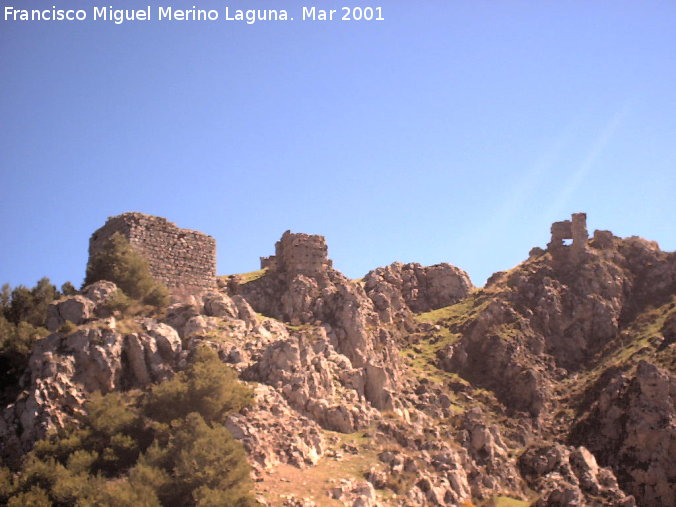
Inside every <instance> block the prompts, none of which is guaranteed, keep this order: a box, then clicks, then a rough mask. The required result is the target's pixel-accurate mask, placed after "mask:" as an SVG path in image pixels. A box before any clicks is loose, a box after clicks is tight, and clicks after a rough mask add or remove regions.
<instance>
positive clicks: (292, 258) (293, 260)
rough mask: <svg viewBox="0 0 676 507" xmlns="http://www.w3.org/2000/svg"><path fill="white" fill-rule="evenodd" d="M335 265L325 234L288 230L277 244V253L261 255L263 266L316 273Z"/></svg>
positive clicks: (292, 271) (289, 271)
mask: <svg viewBox="0 0 676 507" xmlns="http://www.w3.org/2000/svg"><path fill="white" fill-rule="evenodd" d="M332 267H333V263H332V262H331V261H330V260H329V258H328V248H327V246H326V240H325V239H324V236H319V235H315V234H302V233H292V232H291V231H286V232H285V233H284V234H283V235H282V238H281V239H280V240H279V241H278V242H277V243H276V244H275V255H272V256H270V257H261V268H269V269H271V270H279V271H283V272H286V273H293V274H296V273H301V274H305V275H314V274H317V273H321V272H324V271H326V270H327V269H330V268H332Z"/></svg>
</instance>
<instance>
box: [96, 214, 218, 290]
mask: <svg viewBox="0 0 676 507" xmlns="http://www.w3.org/2000/svg"><path fill="white" fill-rule="evenodd" d="M116 232H119V233H120V234H121V235H122V236H124V237H125V238H126V239H127V241H129V243H130V245H131V246H132V247H133V248H134V249H136V251H137V252H138V253H140V254H141V255H142V256H143V257H144V258H145V259H146V260H147V261H148V265H149V267H150V273H151V274H152V275H153V277H154V278H155V279H156V280H158V281H159V282H162V283H163V284H164V285H166V286H167V288H169V290H170V291H172V292H182V291H186V292H193V291H194V292H197V291H201V290H206V289H211V288H214V287H215V286H216V240H215V239H214V238H212V237H211V236H208V235H207V234H204V233H202V232H198V231H192V230H188V229H179V228H178V227H177V226H176V225H175V224H173V223H171V222H169V221H168V220H167V219H166V218H162V217H156V216H151V215H145V214H143V213H136V212H129V213H122V214H121V215H117V216H114V217H110V218H108V221H107V222H106V223H105V225H104V226H103V227H101V228H100V229H98V230H97V231H96V232H94V234H92V236H91V238H90V239H89V256H90V257H91V256H92V255H94V254H95V253H96V252H98V251H100V250H101V248H102V247H103V245H104V244H105V242H106V240H107V239H108V238H110V237H111V236H112V235H113V234H115V233H116Z"/></svg>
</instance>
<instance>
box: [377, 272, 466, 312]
mask: <svg viewBox="0 0 676 507" xmlns="http://www.w3.org/2000/svg"><path fill="white" fill-rule="evenodd" d="M472 288H473V285H472V282H471V281H470V279H469V276H468V275H467V273H465V272H464V271H463V270H461V269H459V268H456V267H455V266H451V265H450V264H446V263H444V264H436V265H434V266H421V265H420V264H417V263H411V264H402V263H401V262H395V263H393V264H390V265H389V266H387V267H385V268H378V269H375V270H373V271H370V272H369V273H368V274H367V275H366V276H365V277H364V289H365V290H366V294H367V295H368V297H369V298H371V300H372V301H373V304H374V305H375V308H376V311H377V312H378V315H379V317H380V320H381V321H382V322H385V323H391V322H396V321H397V320H400V321H402V320H403V321H406V320H407V317H408V313H410V312H414V313H420V312H428V311H430V310H436V309H437V308H443V307H444V306H449V305H452V304H454V303H457V302H458V301H460V300H461V299H462V298H464V297H465V296H467V294H468V293H469V291H470V290H471V289H472Z"/></svg>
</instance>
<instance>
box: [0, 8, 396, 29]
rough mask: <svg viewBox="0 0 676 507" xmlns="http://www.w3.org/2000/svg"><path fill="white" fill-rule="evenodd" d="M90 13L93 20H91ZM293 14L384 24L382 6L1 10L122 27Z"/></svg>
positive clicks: (21, 17) (29, 17)
mask: <svg viewBox="0 0 676 507" xmlns="http://www.w3.org/2000/svg"><path fill="white" fill-rule="evenodd" d="M90 14H91V17H90ZM294 14H295V15H296V16H297V17H298V19H299V20H301V21H383V20H384V17H383V8H382V7H380V6H361V7H355V6H351V7H337V8H336V9H320V8H318V7H313V6H302V7H299V8H298V12H297V13H296V12H289V11H287V10H285V9H233V8H231V7H228V6H225V7H224V8H223V10H216V9H198V8H197V7H195V6H194V5H193V6H192V8H190V9H176V8H174V7H171V6H155V7H151V6H150V5H148V6H146V7H144V8H142V9H116V8H114V7H113V6H104V7H91V11H88V10H86V9H60V8H58V7H57V6H55V5H52V6H51V7H50V8H47V9H18V8H15V7H13V6H9V5H8V6H4V7H2V18H3V20H4V21H16V22H21V21H47V22H49V21H64V22H69V21H75V22H77V21H87V20H88V19H91V20H92V21H109V22H112V23H115V24H116V25H120V24H122V23H125V22H135V21H153V20H157V21H218V20H222V21H239V22H244V23H247V24H249V25H251V24H254V23H256V22H257V21H293V20H294Z"/></svg>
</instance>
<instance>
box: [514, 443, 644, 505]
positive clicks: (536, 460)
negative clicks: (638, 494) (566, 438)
mask: <svg viewBox="0 0 676 507" xmlns="http://www.w3.org/2000/svg"><path fill="white" fill-rule="evenodd" d="M519 466H520V468H521V471H522V473H523V475H524V477H525V478H526V480H527V481H528V484H529V485H530V487H531V488H533V489H534V490H535V491H538V492H539V493H540V499H539V500H538V501H537V502H536V503H535V506H536V507H564V506H574V505H578V506H583V505H588V504H590V503H591V504H593V505H597V506H608V507H611V506H612V507H634V506H635V505H636V502H635V501H634V497H633V496H631V495H629V496H628V495H626V494H625V493H624V492H623V491H622V490H621V489H620V488H619V486H618V484H617V479H616V478H615V475H614V474H613V472H612V470H610V469H609V468H601V467H599V466H598V464H597V463H596V459H595V458H594V455H593V454H592V453H590V452H589V451H588V450H587V449H585V448H584V447H578V448H577V449H575V448H569V447H565V446H563V445H560V444H553V445H545V446H534V447H531V448H529V449H527V450H526V451H525V452H524V453H523V454H522V455H521V456H520V457H519Z"/></svg>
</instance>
